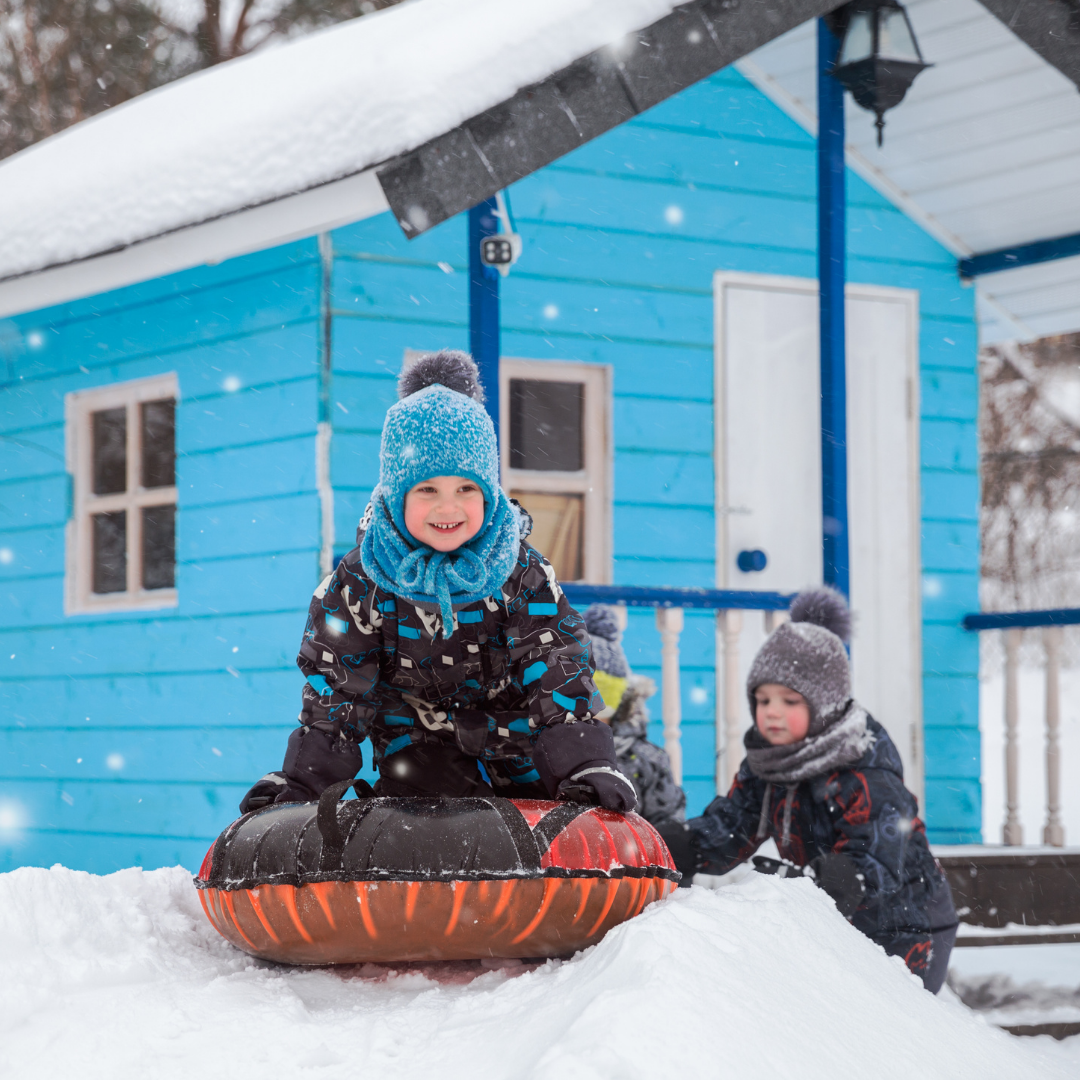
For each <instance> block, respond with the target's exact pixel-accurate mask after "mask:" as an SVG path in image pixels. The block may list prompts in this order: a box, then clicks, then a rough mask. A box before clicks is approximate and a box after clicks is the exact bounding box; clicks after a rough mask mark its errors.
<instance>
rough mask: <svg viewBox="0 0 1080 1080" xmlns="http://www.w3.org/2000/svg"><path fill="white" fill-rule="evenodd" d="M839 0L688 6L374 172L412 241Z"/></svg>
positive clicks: (712, 0)
mask: <svg viewBox="0 0 1080 1080" xmlns="http://www.w3.org/2000/svg"><path fill="white" fill-rule="evenodd" d="M842 2H843V0H754V2H752V3H742V2H740V0H691V2H689V3H686V4H682V5H681V6H679V7H677V8H676V9H675V10H674V11H672V12H671V14H670V15H666V16H665V17H664V18H662V19H659V20H658V21H657V22H654V23H652V24H651V25H649V26H646V27H645V28H644V29H642V30H638V31H636V32H632V33H630V34H627V35H626V36H625V37H624V38H622V39H621V40H619V41H616V42H612V43H611V44H609V45H607V46H605V47H603V48H601V49H597V50H595V51H593V52H591V53H588V54H587V55H586V56H583V57H581V58H580V59H578V60H576V61H574V63H572V64H569V65H568V66H567V67H564V68H562V69H560V70H559V71H555V72H553V73H552V74H551V75H549V76H548V77H547V78H546V79H543V80H541V81H540V82H538V83H534V84H533V85H531V86H527V87H525V88H523V89H522V90H519V91H518V92H517V93H516V94H514V95H513V97H511V98H508V99H507V100H505V101H502V102H500V103H499V104H497V105H494V106H493V107H491V108H489V109H487V110H485V111H484V112H482V113H480V114H478V115H477V116H474V117H472V118H471V119H469V120H466V121H465V122H464V123H462V124H459V125H458V126H457V127H456V128H453V129H452V130H450V131H447V132H445V133H444V134H442V135H440V136H438V137H437V138H435V139H432V140H430V141H429V142H427V143H425V144H423V145H422V146H419V147H417V148H416V149H414V150H410V151H408V152H406V153H404V154H400V155H399V156H398V157H396V158H393V159H391V160H390V161H388V162H386V163H384V164H383V165H382V166H381V167H380V168H379V170H378V177H379V182H380V183H381V184H382V186H383V190H384V191H385V193H386V198H387V201H388V202H389V204H390V207H391V209H392V210H393V212H394V216H395V217H396V218H397V222H398V225H399V226H400V227H401V230H402V232H404V234H405V235H406V236H407V237H409V238H410V239H412V238H413V237H416V236H419V235H420V234H421V233H423V232H426V231H427V230H428V229H430V228H433V227H434V226H435V225H438V224H439V223H440V222H443V221H445V220H447V219H448V218H450V217H453V216H454V215H455V214H458V213H460V212H461V211H463V210H467V209H469V208H471V207H473V206H476V205H477V204H478V203H480V202H482V201H483V200H484V199H487V198H490V197H491V196H492V195H494V194H495V193H496V192H498V191H501V190H502V189H504V188H507V187H509V186H510V185H511V184H513V183H516V182H517V181H518V180H522V179H524V178H525V177H526V176H530V175H531V174H532V173H535V172H537V171H538V170H540V169H542V168H544V166H546V165H550V164H551V163H552V162H553V161H555V160H557V159H558V158H561V157H563V156H564V155H565V154H568V153H569V152H570V151H571V150H576V149H577V148H578V147H579V146H583V145H584V144H585V143H587V142H589V141H590V140H592V139H594V138H596V137H597V136H598V135H603V134H605V133H606V132H608V131H610V130H611V129H612V128H614V127H617V126H618V125H619V124H622V123H625V122H626V121H627V120H630V119H632V118H633V117H634V116H637V115H639V114H640V113H643V112H645V111H646V110H647V109H650V108H652V107H653V106H654V105H658V104H660V102H662V101H666V100H667V99H668V98H670V97H672V96H674V95H675V94H677V93H679V92H680V91H682V90H685V89H686V88H687V87H689V86H692V85H693V84H694V83H696V82H699V81H700V80H702V79H704V78H707V77H708V76H710V75H713V74H715V73H716V72H717V71H720V70H721V69H722V68H725V67H728V66H729V65H730V64H732V63H734V61H736V60H739V59H741V58H742V57H744V56H746V55H748V54H749V53H751V52H753V51H754V50H755V49H757V48H760V47H761V46H762V45H765V44H767V43H768V42H770V41H772V40H773V39H774V38H777V37H780V35H782V34H784V33H786V32H787V31H788V30H791V29H793V28H794V27H796V26H799V25H800V24H801V23H804V22H807V21H808V20H810V19H814V18H816V17H818V16H820V15H826V14H828V13H829V12H830V11H832V10H833V9H834V8H837V7H839V6H840V5H841V3H842Z"/></svg>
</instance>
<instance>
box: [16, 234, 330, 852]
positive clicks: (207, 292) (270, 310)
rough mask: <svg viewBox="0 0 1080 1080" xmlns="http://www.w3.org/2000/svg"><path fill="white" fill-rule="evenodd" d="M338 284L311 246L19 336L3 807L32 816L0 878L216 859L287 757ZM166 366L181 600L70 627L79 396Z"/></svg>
mask: <svg viewBox="0 0 1080 1080" xmlns="http://www.w3.org/2000/svg"><path fill="white" fill-rule="evenodd" d="M319 279H320V275H319V263H318V255H317V251H316V245H315V244H314V243H313V242H305V243H301V244H293V245H289V246H286V247H283V248H279V249H276V250H274V251H269V252H265V253H263V254H260V255H255V256H249V257H246V258H242V259H236V260H232V261H231V262H229V263H225V264H222V265H220V266H217V267H202V268H200V269H197V270H193V271H190V272H187V273H184V274H176V275H173V276H171V277H169V278H164V279H161V280H158V281H151V282H147V283H144V284H142V285H138V286H133V287H131V288H127V289H122V290H117V291H116V292H113V293H109V294H105V295H103V296H99V297H94V298H92V299H89V300H84V301H80V302H77V303H73V304H68V305H64V306H62V307H57V308H53V309H50V310H47V311H40V312H35V313H33V314H31V315H27V316H24V317H20V318H18V319H13V320H9V321H8V323H7V325H6V326H5V331H6V333H5V341H6V342H8V343H10V342H16V343H18V345H19V348H18V349H17V351H14V352H10V351H9V354H8V357H7V359H8V367H7V371H6V379H5V381H4V382H3V383H2V384H0V435H2V436H3V439H2V441H0V462H2V470H0V548H2V549H4V550H6V551H7V552H9V553H10V555H8V556H7V557H6V558H7V559H8V561H0V656H2V657H3V665H2V666H0V803H3V804H4V808H5V809H6V810H7V812H8V813H11V812H12V810H13V809H16V810H17V811H18V813H19V815H20V816H21V817H22V818H23V820H24V822H25V824H26V825H28V828H26V829H24V830H19V832H18V833H17V834H14V833H12V832H11V831H10V830H8V831H5V832H0V869H8V868H10V867H12V866H13V865H17V864H21V863H46V864H48V863H51V862H54V861H57V860H60V861H63V862H65V863H67V864H68V865H70V866H76V867H84V868H89V869H93V870H97V871H108V870H112V869H116V868H119V867H122V866H129V865H132V864H133V863H141V864H143V865H147V866H154V865H162V864H168V863H176V862H182V863H184V864H185V865H187V866H197V864H198V862H199V860H200V859H201V857H202V854H203V852H204V851H205V849H206V847H207V845H208V843H209V841H210V840H211V839H212V838H213V837H214V836H215V835H216V833H217V832H218V831H219V830H220V829H221V828H222V826H223V825H224V824H226V823H227V822H228V821H229V820H231V819H232V817H233V816H234V813H235V807H236V803H237V800H238V797H239V795H240V794H241V793H242V792H243V791H244V790H245V788H246V787H247V786H248V785H249V784H250V783H251V780H252V778H253V777H255V776H258V775H259V774H261V772H263V771H265V770H266V769H267V768H268V767H273V766H274V765H276V764H277V763H278V762H279V761H280V757H281V752H282V746H283V742H284V738H285V733H286V732H287V731H288V729H289V727H290V726H291V724H292V723H293V722H294V721H293V718H294V717H295V715H296V708H297V696H298V688H299V687H298V684H299V673H298V672H297V671H296V669H295V667H294V656H295V648H296V644H297V642H298V640H299V636H300V631H301V628H302V624H303V617H304V616H303V613H304V611H305V609H306V606H307V599H308V596H309V595H310V591H311V588H312V586H313V584H314V583H315V581H316V580H317V574H318V547H319V506H318V499H317V496H316V493H315V490H314V488H315V451H314V432H315V424H316V419H317V392H318V373H319V364H318V334H317V329H318V308H319V296H318V287H319ZM9 347H10V346H9ZM165 371H175V372H177V374H178V376H179V381H180V393H181V401H180V405H179V409H178V417H177V450H178V458H177V486H178V494H179V506H180V513H179V515H178V536H177V561H178V567H177V586H178V592H179V597H180V605H179V607H177V608H172V609H168V608H167V609H162V610H159V611H149V612H134V613H117V614H111V615H94V616H86V615H81V616H72V617H65V616H64V610H63V574H64V526H65V522H66V519H67V516H68V513H69V494H68V483H67V477H66V474H65V472H64V464H63V454H64V423H63V418H64V395H65V394H66V393H68V392H70V391H73V390H82V389H86V388H90V387H94V386H99V385H106V384H109V383H114V382H119V381H123V380H128V379H134V378H140V377H144V376H147V375H153V374H158V373H160V372H165ZM230 376H232V377H233V378H234V379H236V380H238V381H239V389H237V390H235V391H229V390H227V389H225V388H224V385H232V383H231V382H229V383H226V379H228V378H229V377H230ZM223 384H224V385H223Z"/></svg>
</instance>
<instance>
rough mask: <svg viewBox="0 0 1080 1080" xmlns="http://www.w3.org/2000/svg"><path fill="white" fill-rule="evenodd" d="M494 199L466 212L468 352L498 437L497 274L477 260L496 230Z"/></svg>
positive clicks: (494, 270) (499, 351) (498, 347)
mask: <svg viewBox="0 0 1080 1080" xmlns="http://www.w3.org/2000/svg"><path fill="white" fill-rule="evenodd" d="M496 211H497V205H496V202H495V199H485V200H484V201H483V202H482V203H479V204H478V205H476V206H474V207H473V208H472V209H471V210H470V211H469V212H468V215H467V217H468V222H467V224H468V230H467V233H466V236H467V242H468V245H469V349H470V351H471V352H472V356H473V359H474V360H475V361H476V366H477V367H478V368H479V369H480V385H481V386H482V387H483V389H484V401H485V404H486V405H487V411H488V414H489V415H490V416H491V422H492V424H494V425H495V438H496V440H497V439H498V437H499V357H500V355H501V350H500V343H499V272H498V270H496V269H495V268H494V267H491V266H485V265H484V263H483V262H482V261H481V259H480V245H481V244H482V242H483V240H484V238H485V237H488V236H494V235H495V233H497V232H498V231H499V219H498V217H497V216H496Z"/></svg>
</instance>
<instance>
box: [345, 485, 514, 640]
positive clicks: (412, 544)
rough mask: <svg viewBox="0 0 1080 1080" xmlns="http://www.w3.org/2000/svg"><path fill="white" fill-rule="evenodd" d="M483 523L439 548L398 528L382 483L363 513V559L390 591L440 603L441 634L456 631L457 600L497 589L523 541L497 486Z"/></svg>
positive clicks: (370, 573)
mask: <svg viewBox="0 0 1080 1080" xmlns="http://www.w3.org/2000/svg"><path fill="white" fill-rule="evenodd" d="M486 516H487V517H488V520H487V521H486V522H485V524H484V527H483V528H482V529H481V530H480V532H478V533H477V534H476V536H474V537H473V538H472V539H471V540H469V541H468V542H467V543H464V544H462V545H461V547H459V548H457V549H456V550H455V551H435V550H434V549H433V548H430V547H428V546H427V544H421V543H420V542H419V541H417V540H416V539H414V538H413V537H412V535H411V534H409V533H408V532H404V531H403V530H402V529H399V528H398V526H397V525H396V524H395V523H394V518H393V515H392V514H391V512H390V508H389V507H388V506H387V500H386V496H385V494H384V493H383V490H382V488H381V487H376V488H375V490H374V492H372V496H371V504H370V506H369V507H368V512H367V513H366V514H365V515H364V518H365V522H366V529H365V532H364V538H363V540H362V541H361V544H360V561H361V563H362V564H363V567H364V570H365V572H366V573H367V575H368V576H369V577H370V578H371V579H372V581H374V582H375V584H376V585H378V586H379V588H380V589H384V590H385V591H386V592H390V593H393V594H394V595H395V596H400V597H401V598H402V599H404V600H411V601H413V602H414V603H425V604H437V605H438V607H439V612H440V614H441V615H442V636H443V638H444V639H445V638H449V637H450V636H451V634H453V632H454V606H455V605H463V604H473V603H475V602H476V601H477V600H482V599H483V598H484V597H485V596H492V595H494V594H495V593H497V592H498V591H499V590H500V589H501V588H502V586H503V585H504V584H505V583H506V580H507V578H509V577H510V573H511V571H512V570H513V568H514V561H515V560H516V559H517V555H518V549H519V547H520V544H521V536H520V528H519V524H518V515H517V511H516V510H515V509H514V507H513V506H511V504H510V500H509V499H508V498H507V497H506V494H505V493H504V492H503V491H502V490H501V489H498V494H497V495H496V497H495V506H494V510H493V512H490V513H489V514H488V515H486Z"/></svg>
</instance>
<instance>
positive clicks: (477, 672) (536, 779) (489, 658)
mask: <svg viewBox="0 0 1080 1080" xmlns="http://www.w3.org/2000/svg"><path fill="white" fill-rule="evenodd" d="M358 542H359V537H358ZM455 624H456V625H455V627H454V629H453V633H452V634H451V636H450V638H449V639H448V640H447V639H444V638H443V637H442V636H441V633H440V630H441V625H442V620H441V617H440V615H439V613H438V609H437V608H428V607H424V606H420V605H417V604H414V603H411V602H409V601H406V600H402V599H401V598H400V597H396V596H394V595H393V594H391V593H388V592H385V591H383V590H382V589H380V588H378V587H377V586H376V585H375V584H374V583H373V582H372V580H371V579H370V578H369V577H368V576H367V575H366V574H365V572H364V569H363V567H362V566H361V562H360V550H359V547H357V548H355V549H354V550H353V551H351V552H349V554H348V555H346V556H345V557H344V558H343V559H342V560H341V563H340V564H339V565H338V567H337V569H336V570H335V571H334V573H333V574H331V575H330V576H329V577H328V578H327V579H326V580H325V581H324V582H323V583H322V584H321V585H320V586H319V588H318V589H317V590H316V592H315V595H314V597H313V599H312V602H311V606H310V609H309V612H308V622H307V626H306V628H305V630H304V637H303V642H302V644H301V646H300V655H299V657H298V658H297V663H298V664H299V666H300V669H301V671H303V673H304V674H305V675H306V676H307V682H306V684H305V685H304V690H303V706H302V711H301V713H300V722H301V724H302V725H304V727H305V728H307V729H308V730H309V731H310V732H312V733H315V732H318V733H321V734H322V735H323V738H322V739H321V740H320V743H321V744H323V745H325V744H327V743H328V744H329V746H330V747H331V748H332V750H333V752H334V757H336V758H337V759H338V760H336V761H335V760H333V758H331V757H328V756H327V755H326V754H325V753H323V754H321V755H320V758H319V760H320V762H321V763H320V764H319V765H318V766H316V768H315V770H314V771H315V772H316V773H317V774H319V775H315V776H312V777H310V778H309V779H308V784H309V786H310V787H312V788H313V789H314V788H318V790H317V791H314V794H316V795H317V794H318V793H319V791H321V790H322V789H324V788H325V787H327V786H328V785H329V784H330V783H333V782H334V781H335V780H339V779H348V778H349V777H352V776H354V775H355V773H356V771H357V769H358V768H359V758H360V751H359V744H360V742H361V741H362V740H363V739H364V738H365V737H368V736H370V738H371V741H372V745H373V746H374V749H375V763H376V765H378V766H380V771H382V763H383V762H384V761H385V760H386V759H387V758H390V757H392V755H394V754H395V753H397V752H399V751H401V750H402V749H403V748H405V747H407V746H410V745H411V744H416V743H441V744H444V745H450V746H454V747H456V748H457V751H460V752H462V753H463V754H465V755H468V756H470V757H475V758H478V759H479V760H480V761H481V762H482V763H483V765H484V768H485V769H486V771H487V774H488V776H489V777H490V779H491V783H492V786H493V787H495V788H496V789H503V793H505V794H506V795H510V796H521V797H533V798H550V797H551V795H552V794H553V792H549V791H547V790H546V789H545V788H544V786H543V785H542V784H541V783H540V775H539V773H538V772H537V769H536V768H535V767H534V763H533V760H532V751H533V746H534V744H535V742H536V738H537V736H538V734H539V733H540V731H541V730H542V729H543V728H544V727H546V726H548V725H551V724H560V723H563V722H564V721H571V722H586V723H589V724H595V721H594V720H593V719H592V718H593V713H594V711H599V709H600V708H602V702H601V700H600V698H599V695H598V693H597V689H596V684H595V683H594V682H593V678H592V671H593V668H592V660H591V657H590V650H589V635H588V633H587V632H586V630H585V624H584V621H583V620H582V618H581V616H580V615H579V614H578V613H577V612H576V611H575V610H574V609H573V608H572V607H571V606H570V604H569V603H568V601H567V599H566V597H565V596H564V595H563V592H562V589H561V588H560V587H559V585H558V582H557V581H556V579H555V573H554V571H553V570H552V568H551V566H550V565H549V564H548V562H547V561H546V560H545V559H544V557H543V556H542V555H540V554H539V552H537V551H536V550H535V549H534V548H532V547H530V546H529V545H528V544H526V543H524V542H522V544H521V546H520V549H519V553H518V560H517V563H516V565H515V567H514V570H513V572H512V573H511V575H510V577H509V579H508V580H507V581H506V583H505V584H504V585H503V587H502V590H501V595H499V596H496V597H488V598H486V599H484V600H481V601H478V602H476V603H472V604H467V605H463V606H461V607H460V608H457V607H455ZM295 742H296V740H293V741H291V742H290V748H291V747H292V746H293V744H294V743H295ZM294 764H295V763H294ZM285 770H286V773H294V771H295V770H294V768H293V767H292V766H291V765H290V761H289V758H288V757H287V758H286V765H285ZM310 771H311V770H310V769H309V770H308V772H310Z"/></svg>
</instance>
